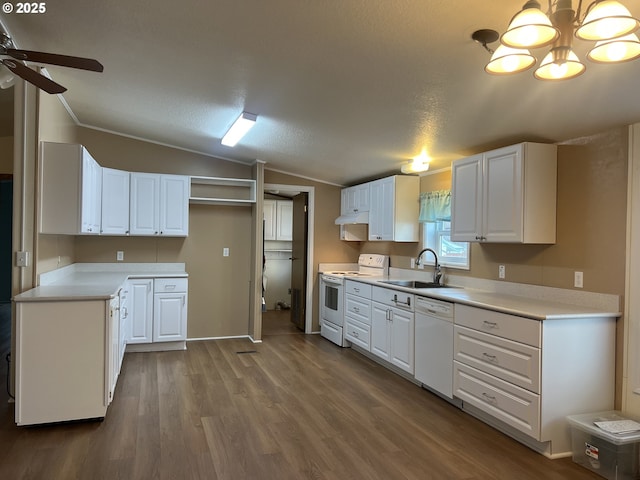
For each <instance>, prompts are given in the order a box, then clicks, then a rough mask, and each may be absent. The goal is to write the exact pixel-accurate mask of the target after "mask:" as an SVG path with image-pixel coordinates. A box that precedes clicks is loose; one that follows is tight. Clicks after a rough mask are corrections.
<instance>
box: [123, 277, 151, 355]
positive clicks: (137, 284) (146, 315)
mask: <svg viewBox="0 0 640 480" xmlns="http://www.w3.org/2000/svg"><path fill="white" fill-rule="evenodd" d="M128 284H129V287H128V290H129V307H128V309H129V310H128V312H127V313H128V316H129V318H130V321H129V325H130V330H129V336H128V338H127V344H128V345H129V344H135V343H151V341H152V340H153V278H135V279H131V280H129V281H128Z"/></svg>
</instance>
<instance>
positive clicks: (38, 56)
mask: <svg viewBox="0 0 640 480" xmlns="http://www.w3.org/2000/svg"><path fill="white" fill-rule="evenodd" d="M6 50H7V55H9V56H11V57H13V58H15V59H18V60H23V61H25V62H35V63H46V64H49V65H60V66H61V67H70V68H79V69H81V70H90V71H92V72H102V71H103V70H104V67H103V66H102V64H101V63H100V62H98V61H97V60H94V59H93V58H83V57H72V56H70V55H59V54H57V53H45V52H34V51H32V50H17V49H15V48H7V49H6Z"/></svg>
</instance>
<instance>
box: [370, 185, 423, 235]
mask: <svg viewBox="0 0 640 480" xmlns="http://www.w3.org/2000/svg"><path fill="white" fill-rule="evenodd" d="M370 189H371V191H370V194H371V202H370V210H369V240H372V241H373V240H387V241H391V240H393V239H394V238H393V225H394V212H395V184H394V179H393V177H387V178H383V179H381V180H376V181H374V182H371V183H370ZM416 200H417V199H416ZM417 221H418V219H417V217H416V222H417Z"/></svg>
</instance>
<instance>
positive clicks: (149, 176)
mask: <svg viewBox="0 0 640 480" xmlns="http://www.w3.org/2000/svg"><path fill="white" fill-rule="evenodd" d="M130 198H131V204H130V215H131V218H130V227H131V228H130V233H131V235H162V236H173V237H186V236H187V235H188V233H189V177H186V176H183V175H160V174H157V173H139V172H133V173H131V195H130Z"/></svg>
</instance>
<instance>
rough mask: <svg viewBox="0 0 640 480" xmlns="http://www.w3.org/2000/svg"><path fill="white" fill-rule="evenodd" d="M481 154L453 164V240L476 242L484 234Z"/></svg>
mask: <svg viewBox="0 0 640 480" xmlns="http://www.w3.org/2000/svg"><path fill="white" fill-rule="evenodd" d="M482 166H483V163H482V154H480V155H474V156H472V157H469V158H465V159H463V160H457V161H455V162H453V164H452V166H451V167H452V174H451V184H452V190H453V195H452V196H451V240H454V241H456V242H475V241H478V240H481V238H480V236H481V235H482V181H483V175H482Z"/></svg>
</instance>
